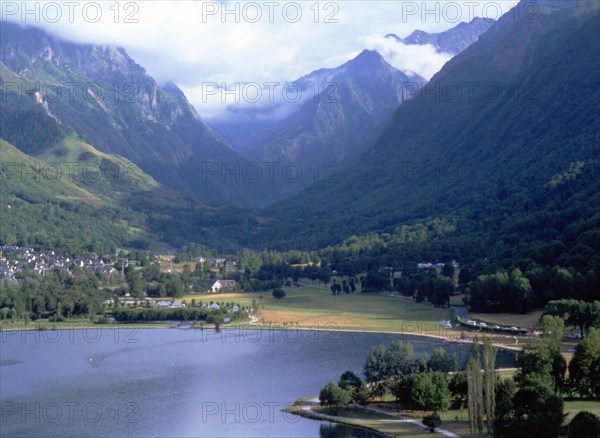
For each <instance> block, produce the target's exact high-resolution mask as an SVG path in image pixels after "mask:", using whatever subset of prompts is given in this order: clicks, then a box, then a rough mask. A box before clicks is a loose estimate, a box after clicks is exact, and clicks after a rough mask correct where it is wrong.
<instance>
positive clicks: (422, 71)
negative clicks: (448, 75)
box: [363, 35, 454, 80]
mask: <svg viewBox="0 0 600 438" xmlns="http://www.w3.org/2000/svg"><path fill="white" fill-rule="evenodd" d="M363 42H364V44H365V47H366V48H368V49H372V50H377V51H378V52H379V53H381V54H382V55H383V57H384V58H385V59H386V61H387V62H389V63H390V64H391V65H393V66H394V67H396V68H397V69H399V70H401V71H403V72H404V73H406V74H409V73H411V72H414V73H416V74H418V75H419V76H422V77H424V78H425V79H427V80H429V79H431V77H432V76H433V75H434V74H436V73H437V72H438V71H440V69H441V68H442V67H443V66H444V64H445V63H446V62H448V61H449V60H450V59H452V57H453V56H454V55H452V54H450V53H444V52H441V53H440V52H438V51H437V50H436V48H435V47H434V46H432V45H430V44H425V45H422V46H417V45H407V44H403V43H401V42H399V41H395V40H393V39H390V38H385V37H384V36H381V35H369V36H366V37H364V39H363Z"/></svg>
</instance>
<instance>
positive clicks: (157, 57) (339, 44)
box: [0, 0, 515, 114]
mask: <svg viewBox="0 0 600 438" xmlns="http://www.w3.org/2000/svg"><path fill="white" fill-rule="evenodd" d="M74 3H76V4H77V6H76V7H75V8H74V9H72V10H69V8H70V6H68V4H69V2H62V1H55V2H39V1H34V2H25V4H26V6H25V7H26V8H28V9H29V10H30V11H31V10H32V11H34V12H33V13H30V14H28V15H25V16H23V9H24V8H23V5H24V2H20V1H19V2H16V1H12V2H11V1H2V2H0V12H1V13H2V17H0V18H1V19H2V20H6V19H8V20H11V21H18V22H22V23H25V24H31V25H36V26H42V27H44V28H45V29H47V30H49V31H50V32H51V33H53V34H55V35H58V36H60V37H62V38H65V39H68V40H71V41H76V42H82V43H94V44H111V45H119V46H122V47H124V48H125V49H126V50H127V51H128V53H129V54H130V55H131V56H132V57H133V58H134V59H135V60H136V61H137V62H138V63H139V64H141V65H142V66H144V67H145V68H146V69H147V70H148V72H149V73H150V74H151V75H152V76H154V77H155V78H156V79H157V80H158V81H159V82H166V81H169V80H172V81H173V82H175V83H176V84H178V85H179V86H180V87H181V88H182V89H183V90H184V92H186V93H189V98H190V100H191V102H192V103H193V104H194V105H195V106H196V108H197V110H198V112H199V113H200V114H208V113H214V112H215V111H218V110H219V107H222V106H223V105H222V104H221V103H220V102H218V101H211V102H203V99H202V98H201V95H200V94H199V93H198V90H199V89H201V88H202V86H203V84H204V83H207V82H217V83H235V82H244V81H252V82H257V83H264V82H267V81H286V80H294V79H296V78H298V77H300V76H303V75H305V74H307V73H309V72H311V71H313V70H316V69H318V68H323V67H328V68H330V67H335V66H337V65H340V64H341V63H343V62H345V61H347V60H348V59H350V54H353V53H358V52H360V51H361V50H362V49H364V48H376V49H378V50H381V51H382V54H383V55H384V56H385V57H386V58H387V59H388V61H389V62H390V63H392V64H393V65H395V66H397V67H400V68H402V69H409V70H414V71H415V72H417V73H419V74H422V75H423V76H431V74H433V73H435V71H434V70H435V68H436V66H441V65H442V64H443V62H445V61H444V59H446V58H445V57H444V56H440V55H436V54H434V53H431V50H430V48H428V47H420V48H419V47H417V48H410V47H406V46H404V47H400V46H398V45H393V44H389V42H386V41H385V40H384V39H382V37H381V36H382V35H385V34H388V33H395V34H397V35H399V36H406V35H408V34H410V33H411V32H412V31H413V30H415V29H417V28H419V29H421V30H425V31H428V32H439V31H443V30H446V29H449V28H451V27H453V26H455V25H456V24H458V21H470V20H471V19H472V18H474V16H482V15H488V16H490V15H491V16H492V17H493V18H497V15H498V10H499V9H498V8H501V9H502V10H503V11H506V10H508V9H509V8H510V7H511V6H512V5H514V3H515V2H514V1H511V2H505V1H498V0H496V1H489V0H483V1H480V2H463V1H458V2H456V1H450V0H440V1H437V2H429V1H428V2H421V1H419V2H415V1H394V0H353V1H346V0H341V1H329V2H327V1H320V2H317V1H316V0H315V1H314V2H313V1H308V2H305V1H298V2H293V1H287V0H282V1H279V0H274V1H273V2H267V1H256V2H252V1H250V2H248V1H246V2H235V1H227V2H211V1H179V0H178V1H133V2H132V1H129V2H127V1H122V2H113V1H111V2H86V1H80V2H74ZM467 4H470V5H471V6H468V5H467ZM36 5H37V6H36ZM54 5H58V7H59V12H60V13H61V19H60V20H58V22H56V23H51V21H56V20H55V18H56V14H55V13H54V14H53V9H52V8H56V6H54ZM96 5H100V7H101V17H100V18H99V19H98V20H97V22H95V23H93V22H91V21H94V20H93V19H95V18H96V17H95V15H94V12H95V11H96V8H97V7H96ZM115 5H116V6H115ZM457 5H458V6H459V8H458V9H457V8H456V6H457ZM15 7H16V11H15V10H14V9H15ZM415 7H416V8H417V9H416V11H415V10H414V8H415ZM36 8H37V12H36V11H35V9H36ZM117 11H118V15H116V14H117ZM228 11H229V13H227V12H228ZM453 11H454V12H456V11H458V12H459V16H456V14H455V13H454V12H453ZM70 12H72V14H71V15H72V18H73V20H70V19H69V18H70V17H69V13H70ZM258 12H260V14H261V16H260V18H259V19H257V17H258V15H257V14H258ZM297 12H300V13H301V17H299V19H298V20H297V21H296V20H295V18H296V17H295V16H296V13H297ZM86 13H87V15H86ZM36 15H37V16H36ZM86 18H87V19H86ZM90 18H92V19H91V20H90ZM127 18H129V21H131V20H137V23H127V22H126V21H127V20H126V19H127ZM36 19H37V20H36ZM70 21H72V22H70ZM252 21H256V22H252Z"/></svg>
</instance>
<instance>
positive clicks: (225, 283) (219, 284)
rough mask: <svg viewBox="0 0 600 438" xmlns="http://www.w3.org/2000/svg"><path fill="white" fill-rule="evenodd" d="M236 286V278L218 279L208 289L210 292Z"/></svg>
mask: <svg viewBox="0 0 600 438" xmlns="http://www.w3.org/2000/svg"><path fill="white" fill-rule="evenodd" d="M233 288H235V280H217V281H215V282H214V283H213V285H212V286H211V287H210V289H209V290H208V291H209V292H212V293H216V292H220V291H221V289H230V290H231V289H233Z"/></svg>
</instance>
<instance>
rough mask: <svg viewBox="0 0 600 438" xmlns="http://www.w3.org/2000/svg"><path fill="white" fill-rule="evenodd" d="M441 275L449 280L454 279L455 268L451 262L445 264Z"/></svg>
mask: <svg viewBox="0 0 600 438" xmlns="http://www.w3.org/2000/svg"><path fill="white" fill-rule="evenodd" d="M441 275H443V276H444V277H448V278H454V266H453V265H452V263H450V262H446V263H444V267H443V268H442V271H441Z"/></svg>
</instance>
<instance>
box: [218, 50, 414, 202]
mask: <svg viewBox="0 0 600 438" xmlns="http://www.w3.org/2000/svg"><path fill="white" fill-rule="evenodd" d="M424 83H425V80H424V79H423V78H421V77H420V76H418V75H414V76H407V75H405V74H404V73H402V72H401V71H399V70H397V69H396V68H394V67H392V66H391V65H389V64H388V63H387V62H386V61H385V60H384V59H383V57H382V56H381V55H380V54H379V53H378V52H377V51H370V50H364V51H363V52H361V53H360V54H359V55H358V56H357V57H356V58H354V59H352V60H350V61H348V62H346V63H345V64H343V65H341V66H339V67H337V68H332V69H320V70H316V71H314V72H312V73H310V74H308V75H306V76H303V77H301V78H299V79H298V80H296V81H294V84H295V87H297V89H298V90H300V92H299V93H298V94H301V95H302V96H304V99H303V100H301V101H300V102H297V103H295V102H294V103H292V102H285V101H282V102H276V103H273V104H271V105H267V106H258V105H256V107H253V106H244V107H233V108H230V109H229V111H228V113H227V114H226V115H225V116H222V117H221V118H219V119H215V120H210V124H211V125H212V126H214V127H215V129H216V130H218V131H219V132H220V133H222V135H223V137H224V138H226V139H227V140H228V141H229V142H230V143H231V144H232V145H233V147H234V148H235V149H236V150H237V151H238V152H240V153H242V154H244V155H245V156H246V157H248V158H249V159H250V160H252V161H254V162H258V163H263V162H275V163H279V164H280V165H281V166H282V169H283V168H285V166H286V165H288V166H292V165H293V166H296V169H300V172H302V178H298V180H297V184H285V182H284V181H282V182H283V184H281V188H282V190H281V192H280V194H279V196H285V195H287V194H289V193H293V192H297V191H299V190H300V189H301V188H303V187H305V186H307V185H309V184H311V183H313V182H315V181H316V180H319V179H324V178H329V177H332V176H336V175H337V173H338V172H339V170H340V167H343V166H345V165H346V164H347V163H349V162H351V161H352V160H354V159H356V158H357V157H358V156H359V155H360V154H361V153H362V152H364V151H365V150H366V149H367V148H368V146H369V145H370V144H371V143H372V142H373V140H374V139H375V137H376V135H377V134H379V133H380V131H381V129H382V128H383V126H385V124H386V123H387V122H389V120H390V118H391V116H392V114H393V112H394V111H395V110H396V108H397V107H398V106H399V105H400V104H401V103H402V102H403V101H404V100H406V99H408V98H409V97H411V96H412V95H413V94H414V93H415V92H416V91H417V90H418V89H419V88H420V87H422V86H423V85H424Z"/></svg>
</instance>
